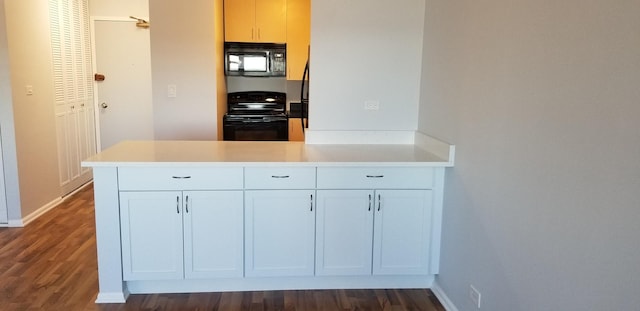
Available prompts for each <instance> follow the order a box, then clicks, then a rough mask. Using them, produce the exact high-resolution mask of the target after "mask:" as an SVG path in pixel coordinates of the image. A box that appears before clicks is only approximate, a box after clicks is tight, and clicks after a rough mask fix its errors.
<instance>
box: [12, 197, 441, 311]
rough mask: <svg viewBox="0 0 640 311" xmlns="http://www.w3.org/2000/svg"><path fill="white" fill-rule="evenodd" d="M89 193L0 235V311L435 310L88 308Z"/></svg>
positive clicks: (227, 297)
mask: <svg viewBox="0 0 640 311" xmlns="http://www.w3.org/2000/svg"><path fill="white" fill-rule="evenodd" d="M93 217H94V214H93V189H92V188H91V186H89V187H87V188H86V189H84V190H82V191H80V192H79V193H77V194H75V195H73V196H72V197H70V198H69V199H68V200H66V201H65V202H64V203H63V204H61V205H60V206H58V207H57V208H55V209H53V210H52V211H50V212H48V213H47V214H45V215H43V216H42V217H40V218H38V219H36V220H35V221H33V222H32V223H31V224H29V225H28V226H27V227H26V228H0V310H3V311H9V310H20V311H22V310H29V311H31V310H34V311H35V310H65V311H66V310H100V311H111V310H113V311H116V310H305V311H306V310H309V311H311V310H372V311H374V310H394V311H395V310H438V311H443V310H444V308H443V307H442V305H441V304H440V303H439V302H438V300H437V298H436V297H435V296H433V294H432V292H431V291H430V290H428V289H415V290H302V291H267V292H229V293H206V294H162V295H132V296H131V297H129V299H128V301H127V303H126V304H100V305H98V304H95V303H94V301H95V299H96V293H97V291H98V273H97V270H96V247H95V236H94V219H93Z"/></svg>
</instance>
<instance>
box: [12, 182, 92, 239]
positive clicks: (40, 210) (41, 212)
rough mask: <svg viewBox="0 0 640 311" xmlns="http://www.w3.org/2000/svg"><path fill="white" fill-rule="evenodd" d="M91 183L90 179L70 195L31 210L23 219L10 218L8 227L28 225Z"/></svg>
mask: <svg viewBox="0 0 640 311" xmlns="http://www.w3.org/2000/svg"><path fill="white" fill-rule="evenodd" d="M91 183H92V181H89V182H87V183H85V184H84V185H82V186H80V187H78V189H76V190H74V191H73V192H71V193H69V194H68V195H66V196H65V197H64V198H63V197H59V198H55V199H54V200H53V201H51V202H49V203H47V204H45V205H43V206H42V207H40V208H38V209H37V210H35V211H33V212H31V213H30V214H29V215H27V216H25V217H22V219H10V220H9V223H8V224H7V227H10V228H19V227H24V226H26V225H28V224H29V223H30V222H32V221H34V220H36V219H37V218H38V217H40V216H42V215H44V214H45V213H46V212H48V211H50V210H52V209H53V208H55V207H56V206H58V205H59V204H60V203H62V202H64V201H65V200H66V199H67V198H69V197H71V196H72V195H74V194H76V193H77V192H79V191H81V190H83V189H84V188H85V187H87V186H88V185H90V184H91Z"/></svg>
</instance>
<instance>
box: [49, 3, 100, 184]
mask: <svg viewBox="0 0 640 311" xmlns="http://www.w3.org/2000/svg"><path fill="white" fill-rule="evenodd" d="M49 10H50V27H51V52H52V60H53V82H54V96H55V97H54V98H55V106H56V108H55V111H56V130H57V137H58V157H59V163H58V164H59V175H60V185H61V187H62V191H63V194H66V193H69V192H71V191H73V190H74V189H76V188H77V187H79V186H81V185H82V184H84V183H85V182H87V181H89V180H90V179H91V171H90V170H89V169H87V168H82V167H81V166H80V164H81V162H82V160H84V159H86V158H87V157H89V156H91V155H93V154H95V151H96V148H95V121H94V109H93V81H92V77H91V76H92V65H91V44H90V37H89V33H90V32H89V12H88V2H87V0H50V1H49Z"/></svg>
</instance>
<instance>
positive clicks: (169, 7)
mask: <svg viewBox="0 0 640 311" xmlns="http://www.w3.org/2000/svg"><path fill="white" fill-rule="evenodd" d="M215 7H216V1H207V0H194V1H189V5H185V4H184V3H183V2H181V1H175V0H154V1H151V2H150V3H149V11H150V22H151V68H152V69H151V71H152V83H153V105H154V108H153V109H154V124H155V138H156V139H160V140H165V139H180V140H216V139H217V136H218V134H217V122H219V121H220V120H218V117H217V109H218V108H217V103H216V101H217V91H216V84H217V81H216V72H217V71H216V70H223V68H216V63H217V62H218V61H216V58H218V57H222V56H221V55H220V54H219V51H218V50H217V49H216V46H220V45H219V44H218V45H216V40H218V41H219V40H220V39H221V38H218V37H217V36H216V29H215V25H216V14H215V12H214V11H215ZM170 84H173V85H176V89H177V97H175V98H169V97H167V87H168V85H170ZM222 92H224V90H222Z"/></svg>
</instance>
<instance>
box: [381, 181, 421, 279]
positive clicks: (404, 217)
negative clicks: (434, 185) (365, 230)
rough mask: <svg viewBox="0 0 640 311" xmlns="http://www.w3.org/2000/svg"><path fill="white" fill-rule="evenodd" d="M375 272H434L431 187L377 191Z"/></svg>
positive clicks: (394, 273) (387, 273)
mask: <svg viewBox="0 0 640 311" xmlns="http://www.w3.org/2000/svg"><path fill="white" fill-rule="evenodd" d="M375 194H376V197H375V206H374V208H375V216H374V230H373V232H374V234H373V274H377V275H380V274H386V275H399V274H410V275H419V274H430V271H429V254H430V253H429V250H430V244H431V243H430V241H431V223H432V222H431V213H432V212H433V203H432V202H433V192H432V191H431V190H376V192H375Z"/></svg>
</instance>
